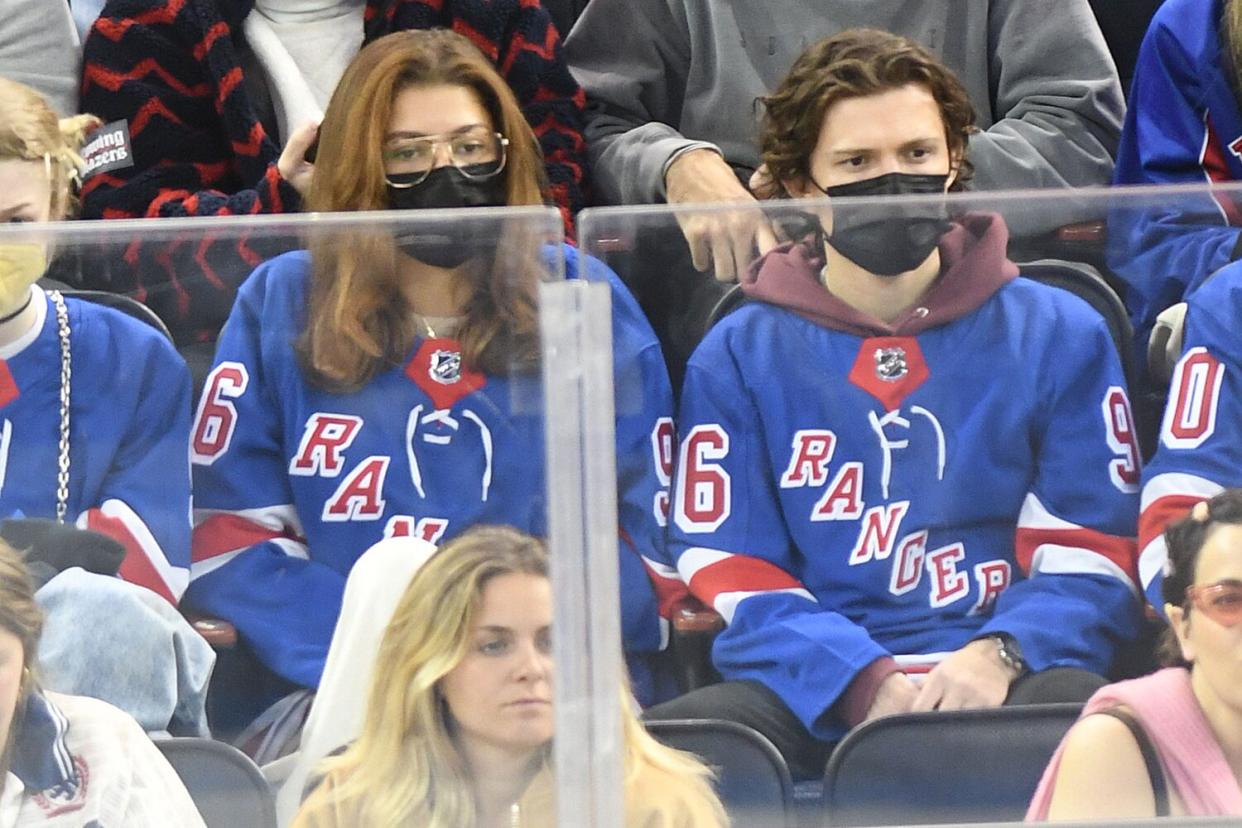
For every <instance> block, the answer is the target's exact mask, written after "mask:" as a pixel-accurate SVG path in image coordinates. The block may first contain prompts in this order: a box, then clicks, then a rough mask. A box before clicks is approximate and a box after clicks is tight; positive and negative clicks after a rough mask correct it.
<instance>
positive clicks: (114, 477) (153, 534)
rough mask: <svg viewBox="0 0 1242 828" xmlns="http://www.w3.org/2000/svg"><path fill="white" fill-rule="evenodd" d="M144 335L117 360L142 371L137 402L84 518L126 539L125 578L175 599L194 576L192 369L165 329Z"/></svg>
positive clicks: (81, 522)
mask: <svg viewBox="0 0 1242 828" xmlns="http://www.w3.org/2000/svg"><path fill="white" fill-rule="evenodd" d="M125 332H126V333H128V330H126V331H125ZM141 334H142V335H143V336H142V338H141V339H140V340H139V341H145V344H144V346H143V347H141V349H140V348H138V347H125V346H122V347H121V348H120V349H119V352H118V355H117V361H116V363H115V364H117V365H121V364H124V365H125V366H126V367H125V370H126V373H127V374H130V375H131V376H136V377H140V378H141V381H140V386H139V388H138V391H137V393H136V399H137V408H136V409H135V410H134V411H132V412H128V413H127V416H128V425H127V427H126V429H125V432H124V436H123V437H122V442H121V444H120V446H119V448H118V451H117V455H116V457H115V458H114V459H113V465H112V467H111V468H110V469H109V470H108V475H107V477H106V479H105V481H104V484H103V487H102V490H101V491H100V495H99V497H100V502H99V503H98V504H97V505H96V506H95V507H93V508H91V509H89V510H88V511H86V512H85V513H83V514H82V515H80V516H79V517H78V520H77V525H78V526H79V527H80V528H83V529H93V530H95V531H98V532H103V533H104V534H106V535H109V536H111V537H112V538H114V539H116V540H117V541H119V542H120V543H121V544H122V545H123V546H124V547H125V558H124V559H123V560H122V561H121V568H120V572H119V574H120V575H121V577H122V578H124V579H125V580H127V581H129V582H130V583H133V584H137V585H138V586H142V587H146V588H147V589H150V590H152V591H153V592H155V593H156V594H158V595H160V596H162V597H163V598H165V599H166V600H168V601H169V602H170V603H172V604H174V605H175V604H176V603H177V602H178V601H179V600H180V598H181V595H182V593H184V592H185V589H186V586H187V584H188V583H189V580H190V463H189V458H188V457H187V455H186V450H185V447H186V443H187V442H188V437H189V433H190V372H189V370H188V369H187V368H186V366H185V362H184V361H183V360H182V359H181V357H180V356H178V354H177V353H176V352H175V351H174V350H173V348H172V345H171V344H169V343H168V342H167V341H166V340H165V339H164V338H163V336H161V335H158V334H154V333H153V332H151V333H150V334H149V332H148V331H141ZM148 334H149V335H148ZM135 339H138V337H135Z"/></svg>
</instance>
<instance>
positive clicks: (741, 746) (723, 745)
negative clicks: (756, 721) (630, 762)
mask: <svg viewBox="0 0 1242 828" xmlns="http://www.w3.org/2000/svg"><path fill="white" fill-rule="evenodd" d="M645 724H646V727H647V730H648V731H649V732H650V733H651V735H652V736H654V737H655V738H657V739H659V740H660V741H661V742H663V743H664V744H666V745H669V746H670V747H674V748H677V749H678V750H684V751H686V752H688V753H693V754H695V755H696V756H698V757H700V758H701V759H703V761H704V762H706V763H707V765H708V767H710V768H711V769H712V771H713V772H715V774H716V780H715V786H716V791H717V793H719V794H720V799H721V801H722V802H723V803H724V806H725V810H726V811H728V813H729V819H730V821H731V824H732V826H733V828H793V826H794V824H795V823H794V810H793V808H794V805H793V782H792V780H791V778H790V776H789V767H788V766H787V765H786V764H785V760H784V759H783V758H781V755H780V753H779V752H777V750H776V748H775V747H774V746H773V745H772V743H771V742H769V741H768V740H767V738H765V737H764V736H762V735H760V734H759V733H757V732H756V731H754V730H752V729H751V728H749V727H746V726H745V725H741V724H738V723H736V722H726V721H720V720H717V719H669V720H667V721H653V722H646V723H645Z"/></svg>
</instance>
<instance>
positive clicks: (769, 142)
mask: <svg viewBox="0 0 1242 828" xmlns="http://www.w3.org/2000/svg"><path fill="white" fill-rule="evenodd" d="M764 104H765V117H764V122H763V126H762V130H761V139H760V147H761V150H762V159H763V162H764V163H765V164H766V165H767V167H768V169H769V170H770V173H771V177H772V180H773V184H772V186H773V188H774V189H779V190H780V192H781V193H782V194H784V195H787V196H789V197H790V198H791V200H792V204H791V206H794V205H798V206H802V205H806V206H805V209H804V210H802V211H801V212H802V213H803V214H804V216H805V219H804V225H803V229H802V230H801V231H799V232H794V233H793V234H792V235H793V236H794V237H795V238H796V239H797V241H794V242H790V243H787V244H785V245H782V246H780V247H778V248H776V249H775V250H773V251H772V252H771V253H769V254H767V255H766V256H764V257H763V258H761V259H759V260H758V261H757V262H755V263H754V264H753V265H752V266H751V268H750V269H749V271H748V273H747V274H746V275H745V276H744V277H743V282H742V289H743V291H744V292H745V293H746V295H747V296H748V297H749V298H750V299H751V300H752V301H751V302H750V303H748V304H746V305H744V306H743V307H741V308H740V309H738V310H736V311H734V312H733V313H731V314H730V315H729V316H727V317H725V318H724V319H723V320H721V321H720V322H718V323H717V324H716V325H715V326H714V327H713V328H712V329H711V330H710V331H709V332H708V333H707V335H706V337H705V338H704V339H703V342H702V343H701V344H700V346H699V347H698V349H697V350H696V351H695V353H694V355H693V356H692V357H691V358H690V361H689V364H688V366H687V370H686V381H685V385H684V386H683V389H682V398H681V409H680V416H679V422H678V433H679V434H680V435H681V449H680V455H679V460H678V464H677V472H676V476H675V479H674V481H673V486H672V510H671V515H670V520H669V552H670V554H671V555H672V556H673V557H674V558H675V560H676V564H677V570H678V573H679V574H680V575H681V577H682V578H683V579H684V580H685V581H686V582H687V583H688V585H689V587H690V591H691V592H693V593H694V594H695V595H696V596H697V597H699V598H700V599H701V600H702V601H703V602H704V603H706V604H709V605H711V606H713V607H714V608H715V609H716V611H717V612H719V613H720V614H721V615H722V616H723V617H724V619H725V621H726V622H727V626H726V627H725V629H724V631H723V632H721V634H720V635H719V637H718V638H717V639H716V642H715V645H714V649H713V661H714V663H715V665H716V667H717V669H718V670H719V671H720V672H721V674H722V675H723V676H724V678H725V679H726V682H725V683H723V684H719V685H714V686H710V687H707V688H703V689H701V690H699V691H697V692H696V693H694V694H691V695H688V696H685V697H683V698H682V699H678V700H674V701H672V702H669V703H667V704H665V705H661V706H660V707H659V708H658V709H656V710H655V711H654V713H653V715H655V716H659V717H661V718H664V717H674V718H693V717H695V716H699V715H705V714H706V715H713V716H716V717H725V718H733V719H735V720H737V721H741V722H743V723H745V724H748V725H750V726H752V727H755V728H757V729H759V730H760V731H762V732H764V733H765V734H766V735H768V736H769V737H770V738H771V739H772V741H773V743H774V744H776V746H777V747H778V748H779V749H781V751H782V752H783V753H784V754H785V756H786V758H788V759H789V760H790V762H791V767H792V768H793V770H794V772H795V774H798V775H805V776H814V775H817V774H818V773H819V772H820V771H822V768H823V765H822V760H823V756H824V753H823V749H824V746H825V745H826V744H827V743H829V742H832V741H835V740H836V739H839V738H840V737H841V736H842V735H843V734H844V733H845V732H846V731H847V730H848V729H849V728H850V727H853V726H854V725H857V724H859V723H861V722H863V721H866V720H869V719H873V718H876V717H879V716H884V715H889V714H893V713H902V712H908V711H925V710H956V709H961V708H967V707H995V706H997V705H1000V704H1022V703H1032V702H1049V701H1083V700H1085V699H1086V698H1087V696H1089V695H1090V692H1091V691H1092V690H1093V689H1095V688H1096V687H1098V686H1099V685H1101V684H1103V679H1102V678H1101V676H1102V674H1103V673H1105V672H1106V671H1107V670H1108V669H1109V666H1110V664H1111V662H1112V660H1113V656H1114V654H1115V652H1116V651H1117V649H1118V647H1120V646H1121V645H1122V644H1124V643H1125V642H1127V641H1129V640H1130V639H1131V638H1132V637H1133V636H1134V634H1135V632H1136V631H1137V623H1138V620H1139V614H1138V612H1137V610H1138V607H1139V602H1138V600H1137V597H1138V590H1137V587H1136V581H1137V575H1136V571H1135V548H1134V541H1133V537H1132V536H1133V533H1134V527H1135V520H1136V515H1137V508H1138V503H1137V491H1138V480H1139V455H1138V451H1137V448H1136V445H1135V442H1134V428H1133V418H1132V417H1131V415H1130V408H1129V402H1128V399H1127V397H1126V391H1125V380H1124V378H1123V375H1122V371H1121V364H1120V359H1119V356H1118V354H1117V352H1116V349H1115V347H1114V345H1113V343H1112V340H1111V338H1110V336H1109V334H1108V331H1107V328H1106V326H1105V324H1104V321H1103V319H1101V318H1100V316H1099V315H1098V314H1096V313H1095V312H1094V311H1093V310H1091V309H1090V308H1089V307H1088V306H1087V305H1086V304H1085V303H1084V302H1082V301H1081V300H1079V299H1078V298H1076V297H1074V296H1072V295H1070V294H1069V293H1066V292H1064V291H1061V290H1059V289H1056V288H1051V287H1048V286H1046V285H1042V284H1039V283H1037V282H1033V281H1030V280H1027V279H1024V278H1021V276H1020V274H1019V269H1018V267H1017V265H1015V264H1014V263H1013V262H1011V261H1009V260H1008V259H1007V257H1006V243H1007V241H1008V231H1007V229H1006V227H1005V223H1004V221H1003V220H1002V219H1001V218H1000V216H998V215H995V214H990V213H971V212H967V213H963V214H960V215H953V216H950V214H949V212H948V210H947V207H946V204H945V203H944V201H943V199H941V198H938V197H937V196H943V194H944V193H945V192H946V191H947V190H949V189H950V188H951V187H953V186H954V185H955V183H956V182H957V181H959V180H960V178H961V176H962V174H963V170H964V169H965V166H966V156H965V153H966V150H967V145H968V143H969V139H970V135H971V130H972V124H973V116H972V114H971V111H970V106H969V103H968V100H967V96H966V92H965V89H964V88H963V86H962V84H961V83H960V82H959V81H958V80H957V79H956V78H955V77H954V76H953V74H952V72H950V71H949V70H948V69H947V68H946V67H945V66H944V65H943V64H942V63H941V62H939V61H938V60H936V59H935V57H933V56H932V55H931V54H930V53H929V52H928V51H927V50H925V49H923V48H922V47H920V46H918V45H917V44H915V43H913V42H912V41H910V40H909V39H907V38H903V37H899V36H896V35H892V34H889V33H887V32H881V31H877V30H874V29H855V30H850V31H846V32H842V33H840V34H838V35H835V36H833V37H831V38H828V39H826V40H823V41H821V42H819V43H817V44H815V45H813V46H811V47H810V48H809V49H808V50H807V51H806V52H805V53H804V54H803V55H802V56H801V57H800V58H798V60H797V61H796V62H795V63H794V66H793V68H792V69H791V70H790V72H789V75H788V76H787V77H786V78H785V80H784V81H783V82H782V83H781V84H780V85H779V87H778V88H777V90H776V91H775V92H774V93H773V94H772V95H770V96H768V97H767V98H765V99H764ZM824 195H828V196H830V197H831V204H830V205H829V204H828V203H827V202H825V201H824V200H823V196H824ZM855 196H860V197H861V196H866V197H868V200H867V201H861V202H859V201H851V200H850V199H851V198H852V197H855ZM876 197H880V198H876ZM898 197H902V198H898ZM802 199H819V200H818V201H802V202H801V204H799V201H800V200H802Z"/></svg>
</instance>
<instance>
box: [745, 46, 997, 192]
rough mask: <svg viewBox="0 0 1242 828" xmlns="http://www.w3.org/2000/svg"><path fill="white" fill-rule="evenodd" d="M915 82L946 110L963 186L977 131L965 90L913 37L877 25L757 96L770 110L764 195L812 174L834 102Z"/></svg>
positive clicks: (809, 58)
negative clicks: (971, 141) (814, 156)
mask: <svg viewBox="0 0 1242 828" xmlns="http://www.w3.org/2000/svg"><path fill="white" fill-rule="evenodd" d="M911 83H917V84H921V85H923V86H926V87H927V89H928V90H929V91H930V92H931V94H932V97H933V98H935V99H936V104H937V105H938V106H939V107H940V119H941V120H942V121H943V122H944V133H945V140H946V141H947V143H948V146H949V153H950V154H951V155H952V156H954V157H956V158H960V159H961V161H960V166H959V168H958V171H957V178H956V180H955V181H954V182H953V185H952V186H951V187H950V189H951V190H958V189H961V188H962V186H963V185H964V184H965V182H966V181H968V180H969V179H970V176H971V173H972V167H971V166H970V162H969V161H968V160H967V158H966V145H967V142H968V140H969V138H970V135H971V133H973V132H976V131H977V129H976V127H975V111H974V108H973V107H972V106H971V104H970V96H969V95H968V94H967V93H966V87H964V86H963V85H962V82H961V81H960V80H958V78H957V76H956V75H955V74H953V72H952V70H950V69H949V68H948V67H947V66H945V65H944V64H943V63H941V62H940V61H939V60H938V59H937V58H936V57H935V55H933V54H932V53H931V52H929V51H927V50H926V49H924V48H923V47H922V46H920V45H919V44H917V43H915V42H914V41H913V40H910V39H909V38H905V37H901V36H900V35H895V34H891V33H890V32H884V31H880V30H879V29H848V30H846V31H844V32H841V33H840V34H836V35H833V36H832V37H829V38H825V39H824V40H821V41H819V42H818V43H816V44H814V45H813V46H811V47H810V48H809V49H807V50H806V51H805V52H803V53H802V55H801V56H799V58H798V59H797V60H796V61H794V65H793V68H791V69H790V70H789V74H788V75H786V76H785V79H784V80H783V81H781V84H780V86H779V87H777V89H776V91H775V92H773V93H772V94H771V95H768V96H767V97H764V98H760V99H759V100H760V102H761V103H762V104H763V108H764V114H763V124H762V126H761V128H760V136H759V149H760V154H761V156H762V159H763V163H764V164H765V165H766V166H767V170H768V174H769V180H770V182H771V184H770V187H771V191H770V192H767V193H761V195H766V196H774V195H779V194H780V193H781V192H782V190H783V188H782V185H781V182H782V181H791V180H794V179H798V178H802V179H806V178H809V177H810V174H811V164H810V157H811V151H812V150H813V149H814V148H815V145H816V143H817V142H818V140H819V130H820V126H821V125H822V124H823V122H824V114H825V113H826V112H827V111H828V108H829V107H830V106H832V105H833V104H835V103H836V102H837V101H841V100H845V99H847V98H861V97H866V96H869V95H877V94H880V93H881V92H887V91H889V90H892V89H899V88H901V87H903V86H905V85H907V84H911Z"/></svg>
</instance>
